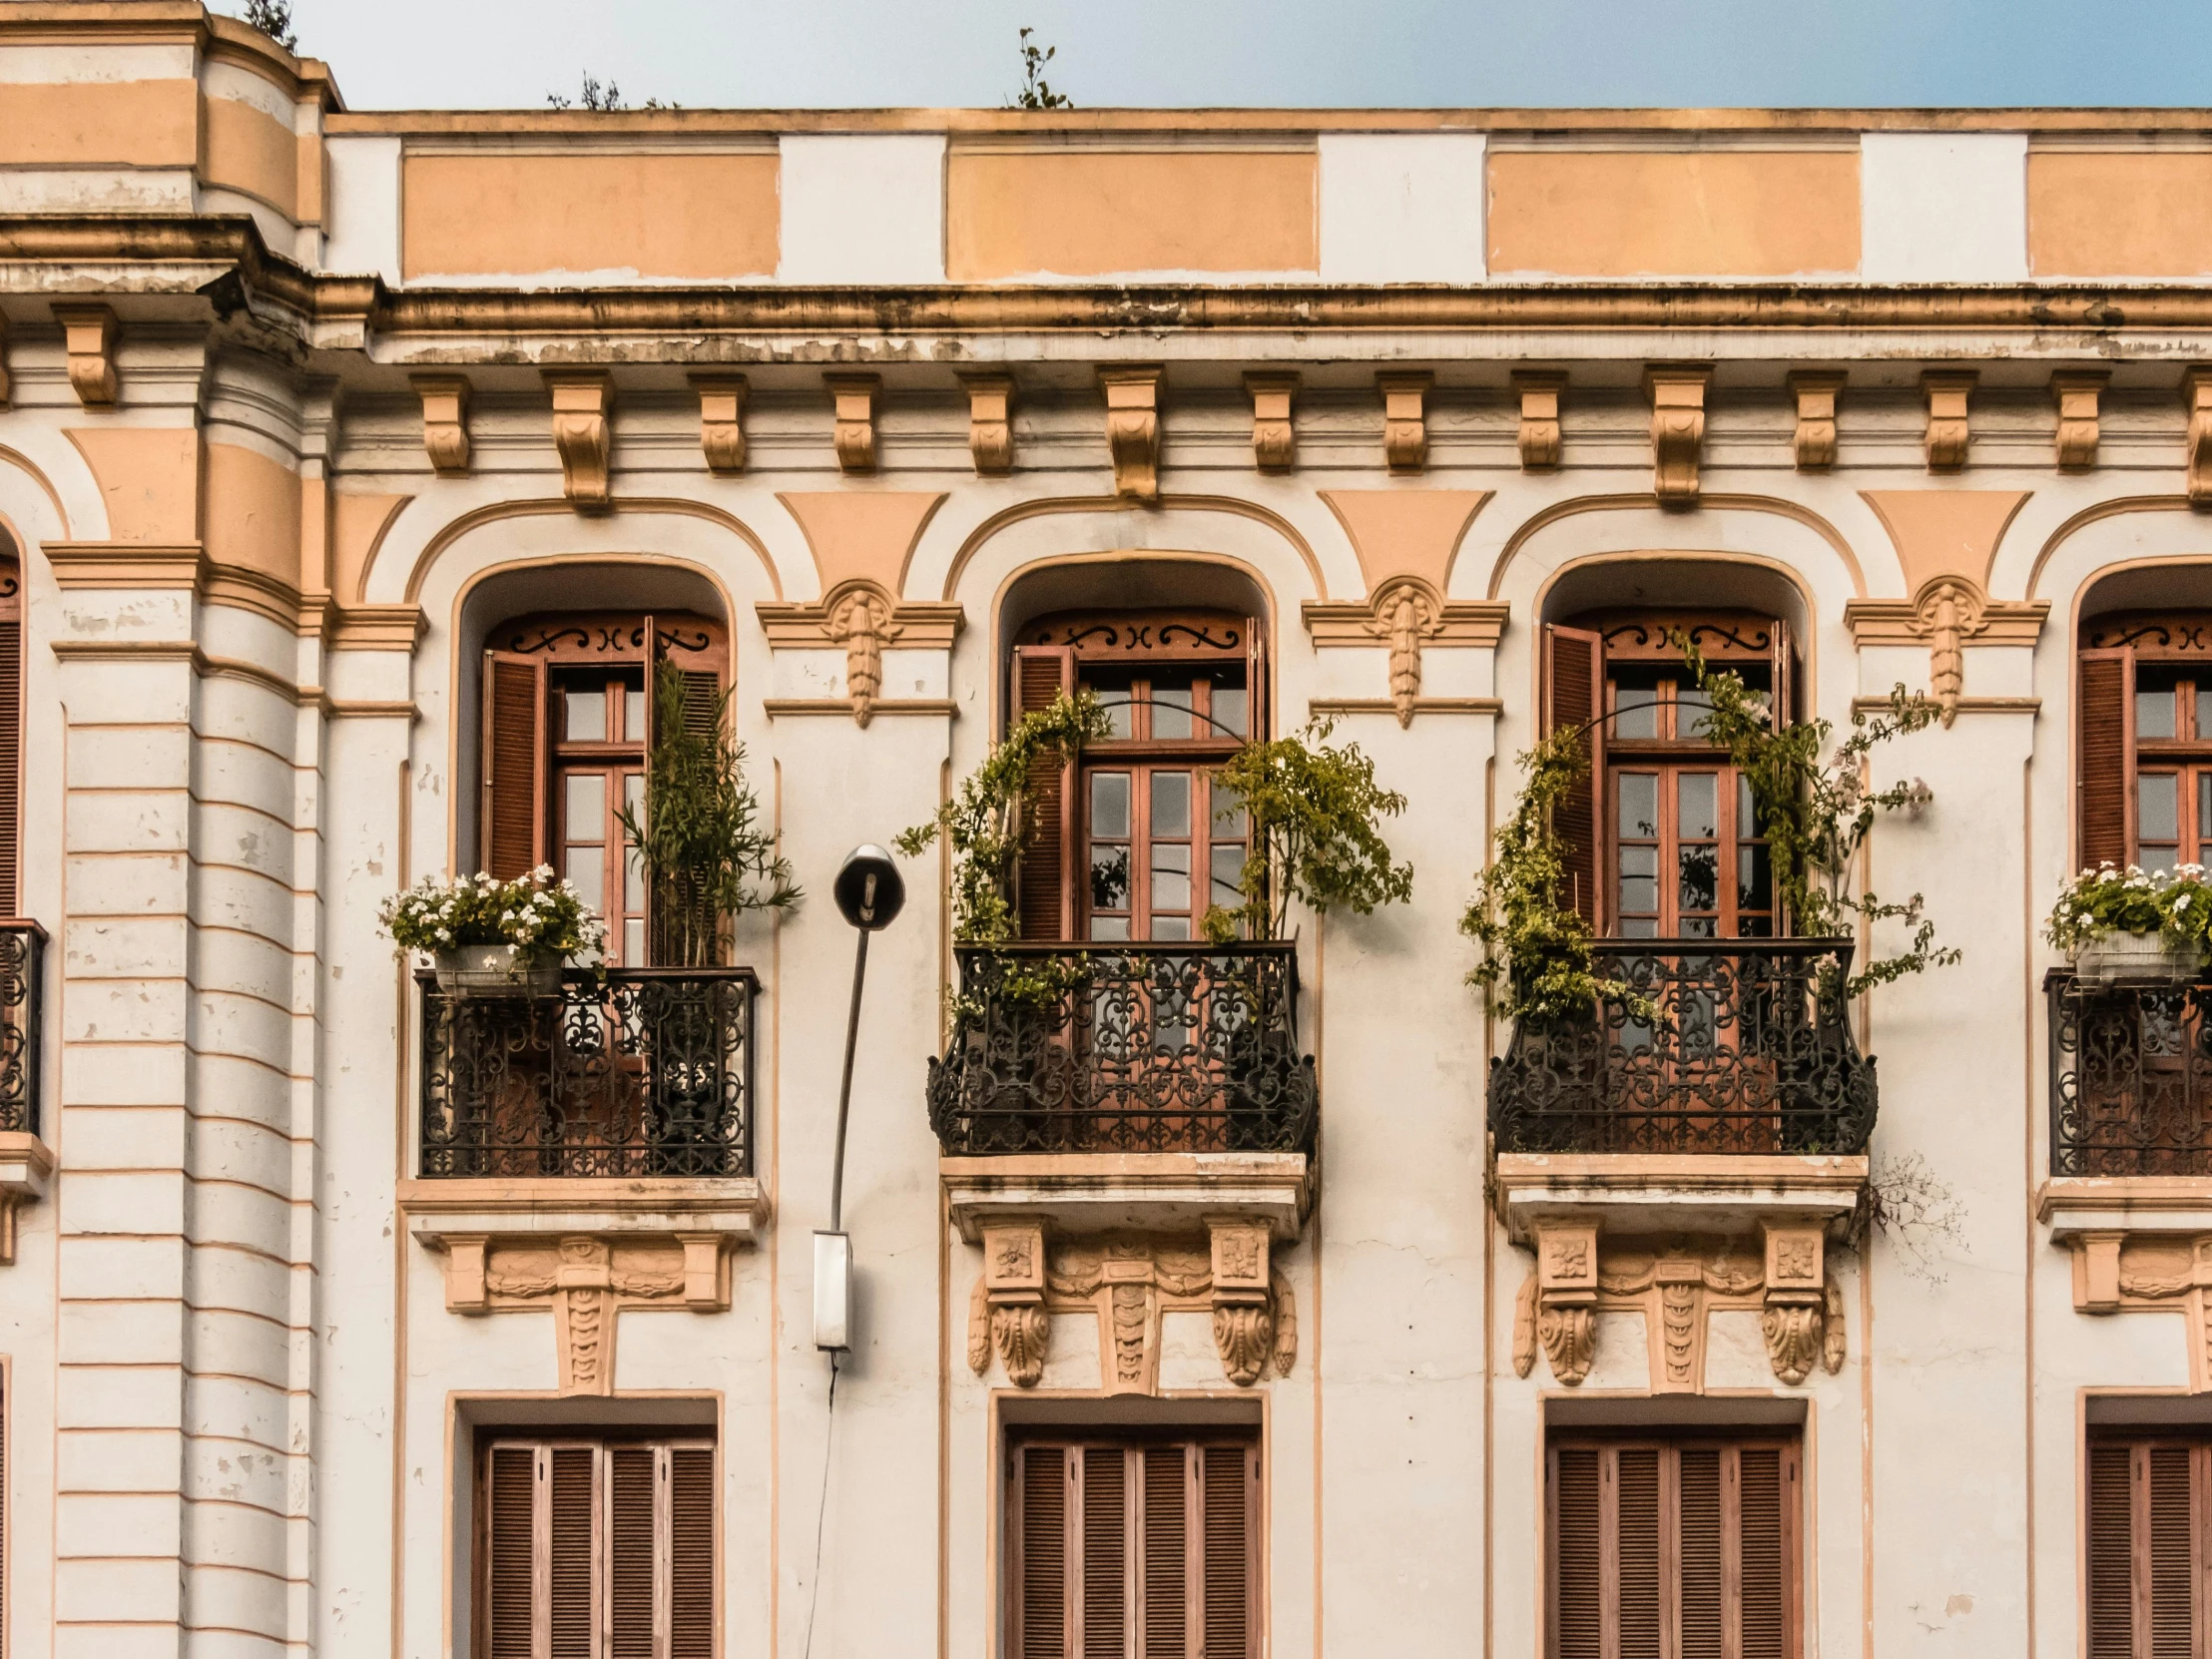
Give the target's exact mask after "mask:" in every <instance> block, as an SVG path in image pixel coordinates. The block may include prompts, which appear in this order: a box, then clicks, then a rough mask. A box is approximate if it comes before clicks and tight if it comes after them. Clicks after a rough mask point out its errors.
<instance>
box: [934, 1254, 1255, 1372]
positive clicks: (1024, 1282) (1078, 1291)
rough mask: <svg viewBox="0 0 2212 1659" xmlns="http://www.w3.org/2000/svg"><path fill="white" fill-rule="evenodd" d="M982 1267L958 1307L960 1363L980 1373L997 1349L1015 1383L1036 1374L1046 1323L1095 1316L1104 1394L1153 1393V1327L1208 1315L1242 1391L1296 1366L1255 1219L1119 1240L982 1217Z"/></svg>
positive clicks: (1047, 1338)
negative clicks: (964, 1326)
mask: <svg viewBox="0 0 2212 1659" xmlns="http://www.w3.org/2000/svg"><path fill="white" fill-rule="evenodd" d="M976 1233H977V1237H978V1242H979V1243H980V1244H981V1245H982V1247H983V1271H982V1273H981V1274H980V1275H978V1276H977V1278H976V1281H975V1289H974V1291H973V1293H972V1295H971V1297H970V1299H969V1305H968V1340H967V1358H968V1367H969V1369H970V1370H971V1371H973V1372H975V1374H976V1375H977V1376H981V1375H982V1374H984V1373H985V1372H987V1371H989V1369H990V1364H991V1357H992V1355H993V1354H996V1355H997V1357H998V1360H999V1363H1000V1365H1001V1366H1002V1367H1003V1368H1004V1370H1005V1373H1006V1377H1007V1379H1008V1381H1010V1382H1011V1383H1013V1384H1014V1385H1015V1386H1016V1387H1021V1388H1033V1387H1035V1386H1036V1385H1037V1383H1039V1382H1040V1381H1041V1380H1042V1379H1043V1377H1044V1366H1045V1359H1046V1355H1047V1352H1048V1350H1049V1347H1050V1343H1051V1331H1052V1316H1053V1315H1055V1314H1060V1315H1069V1314H1072V1315H1083V1314H1092V1315H1095V1317H1096V1318H1097V1320H1098V1352H1099V1357H1100V1359H1099V1386H1100V1389H1101V1391H1102V1392H1105V1393H1109V1394H1129V1393H1135V1394H1154V1393H1158V1392H1159V1390H1160V1349H1161V1321H1162V1319H1163V1317H1164V1316H1166V1315H1168V1314H1179V1313H1196V1314H1211V1315H1212V1318H1213V1336H1214V1348H1215V1351H1216V1352H1217V1353H1218V1354H1219V1355H1220V1357H1221V1365H1222V1371H1223V1374H1224V1375H1225V1376H1227V1377H1228V1379H1229V1380H1230V1382H1232V1383H1236V1384H1237V1385H1238V1386H1239V1387H1245V1388H1249V1387H1251V1386H1252V1385H1253V1384H1254V1383H1258V1382H1260V1380H1261V1379H1262V1378H1264V1377H1266V1376H1268V1375H1269V1374H1270V1373H1272V1374H1273V1375H1275V1376H1278V1377H1288V1376H1290V1374H1291V1369H1292V1367H1293V1366H1295V1365H1296V1364H1297V1362H1298V1306H1297V1302H1296V1299H1295V1298H1294V1297H1293V1295H1292V1292H1291V1286H1290V1281H1289V1280H1287V1279H1285V1278H1284V1276H1283V1275H1282V1273H1281V1272H1280V1271H1278V1270H1277V1269H1275V1268H1274V1267H1273V1266H1272V1264H1271V1263H1270V1261H1269V1259H1268V1253H1269V1246H1270V1244H1271V1243H1272V1241H1273V1238H1274V1228H1273V1227H1272V1226H1271V1225H1270V1224H1269V1223H1268V1222H1267V1221H1266V1220H1265V1219H1262V1220H1249V1219H1244V1218H1240V1217H1234V1216H1213V1217H1209V1218H1208V1219H1207V1221H1206V1223H1205V1230H1204V1233H1203V1234H1202V1235H1200V1236H1198V1237H1191V1236H1189V1235H1184V1236H1180V1237H1177V1238H1175V1239H1173V1240H1168V1239H1161V1238H1153V1237H1141V1236H1130V1235H1112V1236H1108V1237H1105V1238H1073V1239H1062V1238H1058V1237H1055V1236H1052V1235H1051V1233H1050V1232H1049V1230H1048V1228H1047V1225H1046V1223H1045V1222H1044V1221H1043V1220H1041V1219H1039V1218H1035V1217H1018V1216H1011V1215H1005V1216H993V1217H991V1218H990V1219H988V1220H986V1221H983V1222H980V1223H979V1224H978V1225H977V1228H976Z"/></svg>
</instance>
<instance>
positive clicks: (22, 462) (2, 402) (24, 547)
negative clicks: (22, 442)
mask: <svg viewBox="0 0 2212 1659" xmlns="http://www.w3.org/2000/svg"><path fill="white" fill-rule="evenodd" d="M6 345H7V338H6V335H5V334H0V351H4V349H5V347H6ZM6 378H7V377H6V373H5V368H4V365H0V407H5V406H6V401H7V399H6V391H7V384H6ZM77 454H78V458H79V460H80V461H82V460H83V458H84V451H83V450H81V449H80V450H78V452H77ZM0 461H5V462H7V463H8V464H9V465H10V466H13V467H15V468H16V469H17V470H18V471H20V472H24V473H27V474H29V475H30V479H31V482H32V483H34V484H36V485H38V487H39V488H40V489H41V490H43V491H45V492H46V500H47V503H48V504H49V505H50V506H52V507H53V509H54V521H55V522H56V523H57V524H59V525H60V526H61V527H62V530H63V532H64V534H67V532H68V530H69V527H70V526H69V512H68V509H67V508H65V507H63V505H62V496H61V491H59V490H57V489H56V488H55V487H54V481H53V480H52V479H51V478H49V477H47V476H46V473H45V471H44V470H43V469H42V468H40V467H38V466H36V465H34V464H33V463H32V461H31V458H30V457H29V456H28V455H25V454H24V453H23V452H22V451H20V450H16V449H10V448H9V447H8V446H7V445H6V444H4V443H0ZM86 464H87V465H88V466H89V464H90V463H89V462H88V463H86ZM95 487H96V488H97V480H95ZM10 534H11V535H14V536H15V544H16V547H17V548H18V550H20V551H23V552H26V553H27V552H28V551H29V550H30V547H31V545H32V544H31V543H30V542H29V541H27V540H26V539H25V538H24V537H23V536H21V535H18V534H15V531H14V527H13V526H12V525H11V526H10Z"/></svg>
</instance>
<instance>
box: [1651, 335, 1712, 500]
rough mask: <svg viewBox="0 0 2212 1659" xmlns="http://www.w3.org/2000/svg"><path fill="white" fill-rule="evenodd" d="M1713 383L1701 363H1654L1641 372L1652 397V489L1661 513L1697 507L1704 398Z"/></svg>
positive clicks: (1709, 372) (1702, 446)
mask: <svg viewBox="0 0 2212 1659" xmlns="http://www.w3.org/2000/svg"><path fill="white" fill-rule="evenodd" d="M1712 383H1713V370H1712V368H1711V367H1710V366H1709V365H1707V364H1704V363H1666V364H1661V363H1654V364H1652V366H1651V367H1649V368H1647V369H1645V370H1644V389H1645V391H1646V392H1648V393H1649V394H1650V397H1651V487H1652V491H1653V493H1654V494H1656V495H1657V496H1658V497H1659V504H1660V505H1661V506H1662V507H1694V506H1696V505H1697V498H1698V462H1699V459H1700V457H1701V455H1702V453H1703V451H1704V447H1705V392H1706V388H1707V387H1708V386H1710V385H1711V384H1712Z"/></svg>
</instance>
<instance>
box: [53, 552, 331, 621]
mask: <svg viewBox="0 0 2212 1659" xmlns="http://www.w3.org/2000/svg"><path fill="white" fill-rule="evenodd" d="M45 552H46V559H47V563H48V564H49V565H51V566H52V567H53V571H54V582H55V585H56V586H58V587H60V588H62V589H64V590H69V589H79V588H102V589H121V588H154V589H179V590H190V591H191V593H192V595H193V597H194V598H195V599H197V600H198V601H200V602H201V603H202V604H207V605H232V606H236V607H237V608H238V609H240V610H242V611H251V612H253V613H254V614H255V615H256V616H262V617H267V618H268V619H269V620H270V621H272V622H274V623H276V624H277V625H278V626H279V627H281V628H284V629H286V630H287V631H296V630H297V628H298V626H299V608H300V596H299V590H298V589H296V588H294V587H293V586H291V584H290V583H288V582H285V581H283V580H281V579H280V578H278V577H275V576H272V575H270V574H269V573H268V572H266V571H260V570H255V569H253V568H252V567H250V566H247V565H227V564H218V563H216V562H215V561H214V560H213V559H211V558H209V557H208V555H207V550H206V549H205V548H204V547H203V546H202V545H201V544H200V543H199V542H181V543H178V544H176V545H173V546H162V545H159V544H154V543H148V542H135V541H78V542H59V541H50V542H47V543H46V544H45Z"/></svg>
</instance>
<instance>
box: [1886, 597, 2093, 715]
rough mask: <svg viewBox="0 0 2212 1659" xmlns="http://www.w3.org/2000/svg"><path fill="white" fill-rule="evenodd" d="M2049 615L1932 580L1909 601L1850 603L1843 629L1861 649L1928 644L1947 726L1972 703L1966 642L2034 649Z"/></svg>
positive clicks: (2044, 606)
mask: <svg viewBox="0 0 2212 1659" xmlns="http://www.w3.org/2000/svg"><path fill="white" fill-rule="evenodd" d="M2049 615H2050V602H2049V601H2048V600H2042V599H2037V600H2029V601H2021V600H1996V599H1990V598H1989V597H1988V596H1987V595H1985V594H1984V593H1983V592H1982V591H1981V585H1980V584H1979V583H1978V582H1974V581H1972V580H1970V579H1969V578H1967V577H1963V576H1932V577H1930V578H1929V579H1928V581H1926V582H1924V583H1923V584H1922V585H1921V590H1920V592H1918V593H1917V594H1915V595H1914V596H1913V598H1911V599H1910V600H1897V599H1854V600H1851V601H1849V602H1848V603H1847V604H1846V605H1845V606H1844V626H1845V627H1846V628H1849V629H1850V630H1851V637H1852V641H1853V643H1854V644H1856V645H1859V646H1869V645H1918V644H1926V645H1927V647H1928V653H1929V665H1928V689H1929V691H1930V693H1931V695H1932V696H1933V697H1934V698H1935V701H1936V706H1937V707H1938V708H1939V709H1940V710H1941V711H1942V722H1943V724H1944V725H1945V726H1948V725H1949V724H1950V723H1951V722H1952V721H1953V720H1954V719H1956V718H1957V715H1958V712H1959V710H1960V709H1961V708H1963V707H1964V706H1965V705H1966V704H1967V703H1968V702H1969V701H1973V700H1969V699H1968V698H1967V697H1966V696H1965V684H1966V668H1965V663H1966V659H1965V652H1964V650H1963V649H1962V647H1963V646H1964V645H1965V644H1966V642H1967V641H1969V640H1977V641H1979V642H1980V643H1981V644H1984V645H2026V646H2031V645H2033V644H2034V643H2035V641H2036V639H2037V638H2038V637H2039V636H2040V635H2041V633H2042V631H2043V623H2044V621H2045V620H2046V619H2047V618H2048V617H2049ZM1980 701H1983V702H1986V701H1988V700H1986V699H1982V700H1980ZM1882 706H1883V707H1885V708H1887V707H1888V704H1887V703H1885V704H1883V705H1882Z"/></svg>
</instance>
